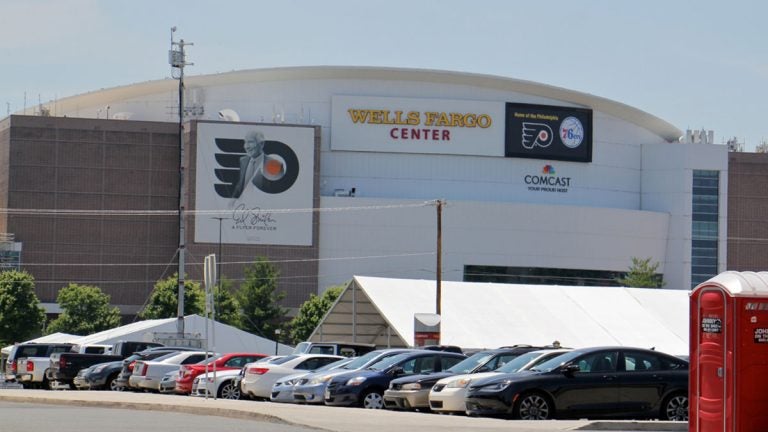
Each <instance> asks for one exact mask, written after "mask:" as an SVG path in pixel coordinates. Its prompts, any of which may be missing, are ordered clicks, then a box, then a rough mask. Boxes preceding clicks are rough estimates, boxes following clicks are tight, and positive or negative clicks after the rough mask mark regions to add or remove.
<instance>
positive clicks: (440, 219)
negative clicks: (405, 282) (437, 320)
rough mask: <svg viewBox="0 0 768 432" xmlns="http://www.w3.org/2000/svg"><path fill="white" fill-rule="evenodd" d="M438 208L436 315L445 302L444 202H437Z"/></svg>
mask: <svg viewBox="0 0 768 432" xmlns="http://www.w3.org/2000/svg"><path fill="white" fill-rule="evenodd" d="M435 205H436V207H437V269H435V289H436V295H435V299H436V305H435V313H436V314H438V315H440V313H441V309H442V308H441V307H440V305H441V304H442V300H443V287H442V274H443V263H442V257H443V201H442V200H436V201H435Z"/></svg>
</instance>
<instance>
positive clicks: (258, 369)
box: [240, 354, 344, 399]
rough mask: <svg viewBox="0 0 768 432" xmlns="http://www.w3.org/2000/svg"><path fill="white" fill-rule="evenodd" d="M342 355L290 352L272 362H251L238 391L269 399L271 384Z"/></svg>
mask: <svg viewBox="0 0 768 432" xmlns="http://www.w3.org/2000/svg"><path fill="white" fill-rule="evenodd" d="M342 358H344V357H342V356H337V355H328V354H291V355H287V356H285V357H283V358H280V359H277V360H274V361H272V362H256V363H251V365H250V366H248V367H247V368H246V370H245V374H244V375H243V379H242V381H241V382H240V391H241V392H242V393H243V394H247V395H248V396H249V397H251V398H259V399H269V395H270V392H271V391H272V384H274V383H275V381H277V380H278V379H279V378H281V377H284V376H286V375H291V374H294V373H296V372H298V371H314V370H317V369H319V368H321V367H323V366H325V365H327V364H329V363H333V362H335V361H336V360H340V359H342Z"/></svg>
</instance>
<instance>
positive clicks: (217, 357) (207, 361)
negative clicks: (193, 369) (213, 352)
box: [197, 354, 224, 365]
mask: <svg viewBox="0 0 768 432" xmlns="http://www.w3.org/2000/svg"><path fill="white" fill-rule="evenodd" d="M222 357H224V355H223V354H222V355H218V356H213V357H209V358H208V360H203V361H201V362H200V363H197V364H201V365H204V364H212V363H213V362H215V361H216V360H218V359H220V358H222Z"/></svg>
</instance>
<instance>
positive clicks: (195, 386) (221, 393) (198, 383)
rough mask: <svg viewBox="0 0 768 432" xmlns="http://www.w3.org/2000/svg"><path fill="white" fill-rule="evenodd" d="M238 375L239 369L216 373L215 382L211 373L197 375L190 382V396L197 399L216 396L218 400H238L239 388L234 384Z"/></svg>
mask: <svg viewBox="0 0 768 432" xmlns="http://www.w3.org/2000/svg"><path fill="white" fill-rule="evenodd" d="M239 374H240V369H230V370H223V371H216V374H215V375H216V379H215V381H214V373H213V372H208V373H207V374H201V375H198V376H196V377H195V379H194V381H192V392H191V393H190V395H191V396H199V397H205V396H206V395H208V397H213V396H214V395H216V397H217V398H219V399H240V387H239V386H238V385H237V384H236V382H235V379H236V378H237V377H238V376H239Z"/></svg>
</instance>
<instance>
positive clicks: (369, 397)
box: [362, 390, 384, 409]
mask: <svg viewBox="0 0 768 432" xmlns="http://www.w3.org/2000/svg"><path fill="white" fill-rule="evenodd" d="M362 403H363V408H367V409H382V408H384V397H383V396H382V395H381V393H380V392H378V391H377V390H368V391H367V392H365V393H364V394H363V398H362Z"/></svg>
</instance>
